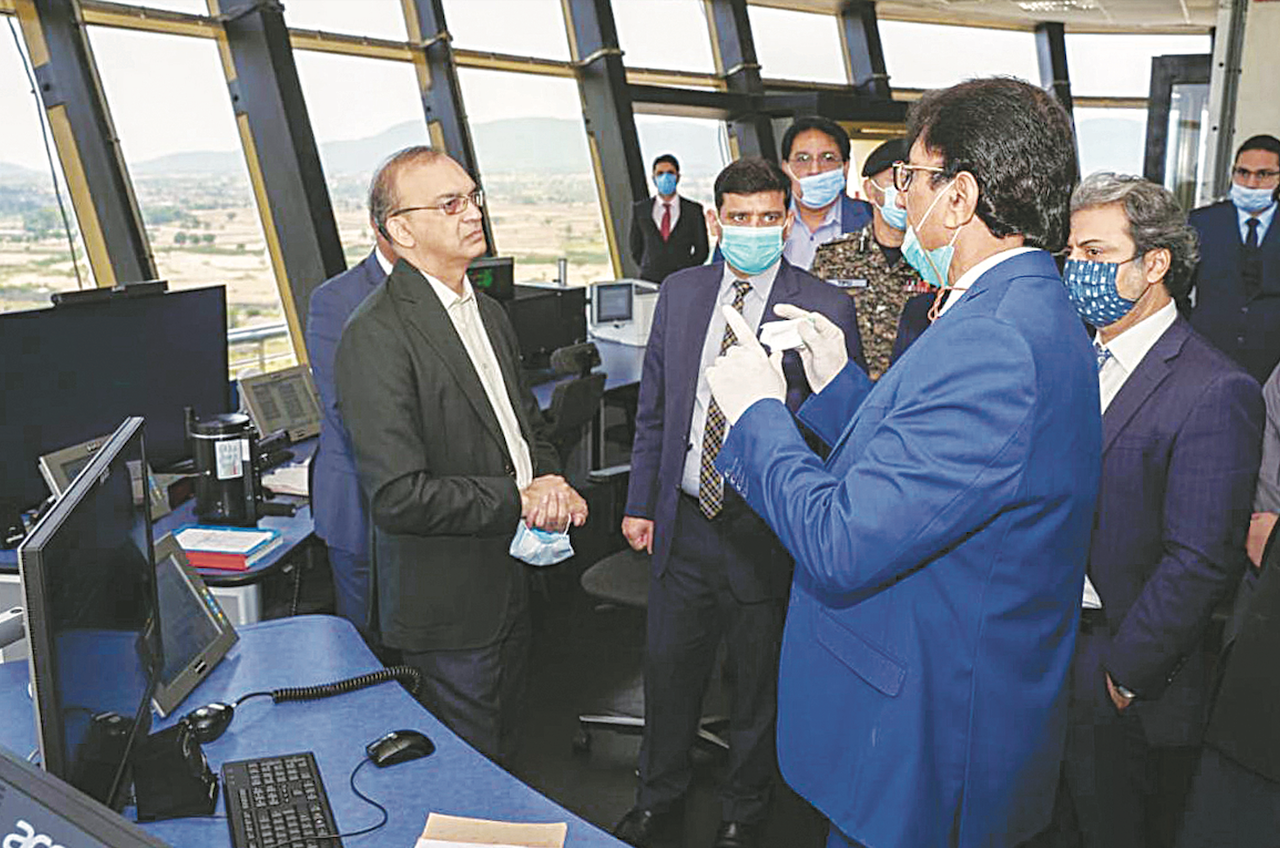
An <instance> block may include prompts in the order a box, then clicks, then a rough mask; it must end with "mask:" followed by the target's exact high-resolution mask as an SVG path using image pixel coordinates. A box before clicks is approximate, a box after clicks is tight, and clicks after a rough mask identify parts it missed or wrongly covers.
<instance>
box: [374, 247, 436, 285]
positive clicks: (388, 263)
mask: <svg viewBox="0 0 1280 848" xmlns="http://www.w3.org/2000/svg"><path fill="white" fill-rule="evenodd" d="M373 255H374V256H376V257H378V267H379V268H381V269H382V273H384V274H386V275H387V276H388V277H389V276H391V269H392V268H394V267H395V266H396V263H395V262H394V261H393V260H391V259H388V258H387V257H385V256H383V255H382V251H381V250H379V249H378V248H377V246H376V245H375V246H374V248H373ZM427 279H431V278H430V277H428V278H427Z"/></svg>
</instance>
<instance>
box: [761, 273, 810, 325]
mask: <svg viewBox="0 0 1280 848" xmlns="http://www.w3.org/2000/svg"><path fill="white" fill-rule="evenodd" d="M799 292H800V281H799V280H798V279H796V270H795V267H794V266H793V265H792V264H791V263H790V262H788V261H787V260H785V259H783V260H782V262H781V264H779V265H778V276H777V277H775V278H774V280H773V288H772V289H770V290H769V299H768V300H767V301H765V304H764V313H763V314H762V315H761V316H760V323H761V324H765V323H767V322H769V321H775V320H778V317H777V316H776V315H774V314H773V307H774V305H775V304H779V303H795V300H796V296H797V295H798V294H799ZM756 335H759V333H758V332H757V334H756Z"/></svg>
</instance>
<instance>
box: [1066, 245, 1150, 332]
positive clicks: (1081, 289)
mask: <svg viewBox="0 0 1280 848" xmlns="http://www.w3.org/2000/svg"><path fill="white" fill-rule="evenodd" d="M1132 261H1133V260H1132V259H1126V260H1125V261H1124V262H1090V261H1089V260H1087V259H1068V260H1067V263H1066V265H1065V266H1063V268H1062V282H1063V283H1065V284H1066V286H1067V297H1069V298H1070V299H1071V305H1072V306H1074V307H1075V308H1076V312H1078V313H1080V317H1081V318H1083V319H1084V320H1085V321H1087V322H1089V325H1090V326H1093V327H1109V326H1111V325H1112V324H1114V323H1115V322H1117V321H1119V320H1120V319H1121V318H1123V317H1124V316H1126V315H1128V314H1129V311H1130V310H1131V309H1133V307H1134V305H1136V304H1137V302H1138V301H1136V300H1129V299H1128V298H1125V297H1121V296H1120V290H1119V289H1118V288H1116V279H1117V277H1118V276H1119V274H1120V266H1121V265H1123V264H1125V262H1132Z"/></svg>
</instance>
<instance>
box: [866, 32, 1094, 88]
mask: <svg viewBox="0 0 1280 848" xmlns="http://www.w3.org/2000/svg"><path fill="white" fill-rule="evenodd" d="M880 42H881V44H882V45H883V46H884V61H885V67H886V69H887V70H888V72H889V84H890V85H892V86H894V87H896V88H945V87H946V86H949V85H955V84H956V83H958V82H961V81H963V80H966V79H970V78H971V77H985V76H992V75H995V74H1004V75H1007V76H1015V77H1019V78H1021V79H1025V80H1027V81H1028V82H1033V83H1035V84H1036V85H1039V84H1040V65H1039V62H1038V60H1037V58H1036V41H1035V35H1034V34H1033V33H1031V32H1015V31H1011V30H999V29H980V28H978V27H962V26H945V25H942V24H916V23H908V22H906V21H886V20H881V21H880ZM1071 71H1072V76H1073V77H1074V75H1075V67H1074V66H1073V67H1072V68H1071Z"/></svg>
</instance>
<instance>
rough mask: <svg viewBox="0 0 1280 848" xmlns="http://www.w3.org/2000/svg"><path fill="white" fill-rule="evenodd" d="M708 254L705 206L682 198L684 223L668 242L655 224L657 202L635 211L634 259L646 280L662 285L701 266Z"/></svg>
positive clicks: (638, 204)
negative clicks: (703, 207)
mask: <svg viewBox="0 0 1280 848" xmlns="http://www.w3.org/2000/svg"><path fill="white" fill-rule="evenodd" d="M708 250H709V245H708V244H707V222H706V221H705V220H704V216H703V213H702V205H701V204H699V203H694V202H693V201H692V200H688V199H687V198H684V197H681V198H680V219H679V220H678V221H676V225H675V226H674V227H672V229H671V235H670V237H669V238H668V239H667V240H666V241H663V240H662V233H661V232H659V231H658V225H657V224H655V223H654V222H653V198H651V197H649V198H645V199H644V200H640V201H637V202H636V203H635V205H633V206H632V207H631V258H632V259H634V260H635V261H636V262H637V263H639V265H640V277H641V278H642V279H645V280H650V281H652V282H655V283H660V282H662V281H663V280H665V279H666V278H667V276H668V275H669V274H674V273H675V272H676V271H679V270H680V269H681V268H688V267H690V266H693V265H701V264H702V263H703V262H705V261H706V259H707V251H708Z"/></svg>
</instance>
